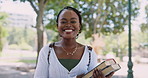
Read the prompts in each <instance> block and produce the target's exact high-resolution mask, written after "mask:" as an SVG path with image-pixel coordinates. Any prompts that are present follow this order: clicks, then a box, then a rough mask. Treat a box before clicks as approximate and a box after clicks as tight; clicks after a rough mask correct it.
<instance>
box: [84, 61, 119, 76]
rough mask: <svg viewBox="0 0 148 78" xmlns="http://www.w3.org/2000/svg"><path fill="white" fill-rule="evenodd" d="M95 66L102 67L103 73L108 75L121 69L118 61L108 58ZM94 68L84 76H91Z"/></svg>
mask: <svg viewBox="0 0 148 78" xmlns="http://www.w3.org/2000/svg"><path fill="white" fill-rule="evenodd" d="M112 65H113V66H112ZM95 68H97V69H101V70H102V72H103V74H104V75H105V76H106V75H108V74H110V73H111V72H113V71H117V70H119V69H120V68H121V67H120V65H119V64H116V61H115V60H114V59H107V60H105V61H103V62H101V63H100V64H99V65H97V66H96V67H95ZM95 68H94V69H95ZM94 69H92V70H91V71H89V72H88V73H86V74H85V75H84V76H83V77H82V78H90V77H91V76H92V75H93V72H94Z"/></svg>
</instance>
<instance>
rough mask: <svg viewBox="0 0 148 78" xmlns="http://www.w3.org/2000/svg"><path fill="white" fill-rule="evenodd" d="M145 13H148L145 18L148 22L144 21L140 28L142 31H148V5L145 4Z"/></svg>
mask: <svg viewBox="0 0 148 78" xmlns="http://www.w3.org/2000/svg"><path fill="white" fill-rule="evenodd" d="M145 13H146V17H145V18H146V20H147V22H146V23H142V24H141V25H140V29H141V31H142V32H146V33H148V5H147V6H145Z"/></svg>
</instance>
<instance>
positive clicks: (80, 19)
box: [56, 6, 82, 33]
mask: <svg viewBox="0 0 148 78" xmlns="http://www.w3.org/2000/svg"><path fill="white" fill-rule="evenodd" d="M65 9H67V10H73V11H74V12H75V13H76V14H77V15H78V17H79V22H80V31H79V33H81V31H82V17H81V15H80V13H81V12H80V11H78V10H77V9H75V8H73V7H70V6H66V7H64V8H63V9H62V10H61V11H60V12H59V13H58V15H57V19H56V23H57V26H58V19H59V16H60V14H61V12H62V11H63V10H65Z"/></svg>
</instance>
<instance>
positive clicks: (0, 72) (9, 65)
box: [0, 51, 148, 78]
mask: <svg viewBox="0 0 148 78" xmlns="http://www.w3.org/2000/svg"><path fill="white" fill-rule="evenodd" d="M18 52H20V51H18ZM11 53H12V55H13V53H17V51H16V52H14V51H13V52H12V51H10V53H9V54H11ZM23 54H25V55H28V57H26V56H25V57H22V56H23ZM18 55H21V56H19V57H16V56H15V55H14V56H12V57H7V56H5V57H0V78H33V75H34V71H35V64H34V63H23V62H16V63H13V62H5V60H8V59H9V60H13V59H15V60H16V59H24V60H25V59H26V60H34V59H36V57H34V56H33V57H32V56H30V55H34V53H33V52H25V51H24V52H22V53H21V54H18ZM119 64H120V65H121V69H120V70H119V71H117V72H116V73H115V74H114V76H113V77H112V78H127V70H128V67H127V62H119ZM133 65H134V66H133V75H134V78H147V71H148V64H136V63H134V64H133Z"/></svg>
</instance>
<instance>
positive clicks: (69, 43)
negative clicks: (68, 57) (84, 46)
mask: <svg viewBox="0 0 148 78" xmlns="http://www.w3.org/2000/svg"><path fill="white" fill-rule="evenodd" d="M60 43H61V46H62V47H69V48H72V47H76V44H77V42H76V40H75V39H62V40H61V41H60Z"/></svg>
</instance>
